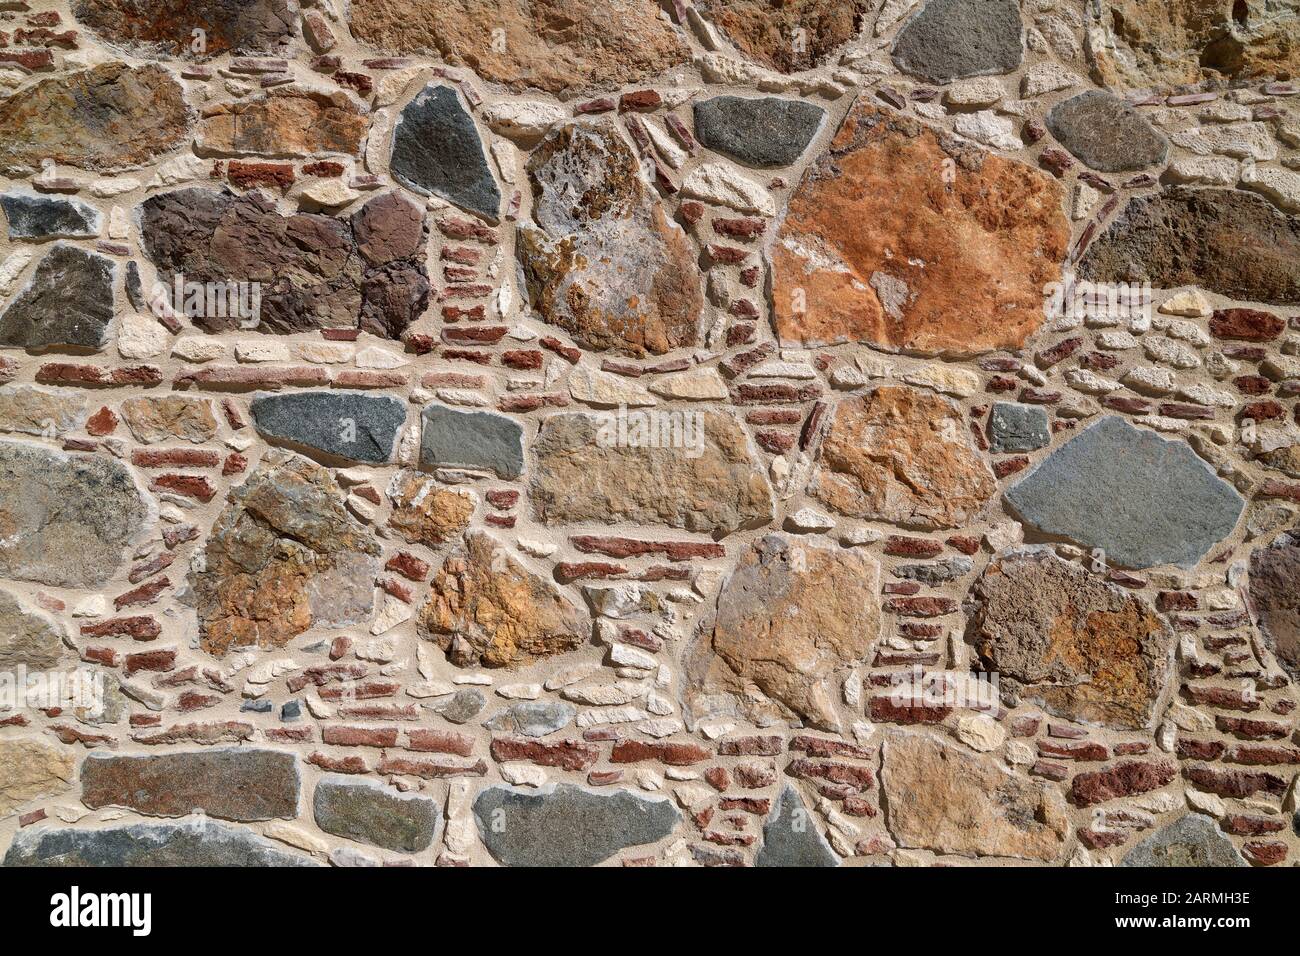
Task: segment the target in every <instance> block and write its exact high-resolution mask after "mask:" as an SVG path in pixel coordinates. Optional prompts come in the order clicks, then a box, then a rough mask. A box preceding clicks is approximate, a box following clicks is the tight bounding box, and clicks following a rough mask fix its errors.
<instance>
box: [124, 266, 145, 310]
mask: <svg viewBox="0 0 1300 956" xmlns="http://www.w3.org/2000/svg"><path fill="white" fill-rule="evenodd" d="M124 284H125V286H126V299H127V301H128V302H130V303H131V308H133V309H135V310H136V311H137V312H146V311H148V309H149V303H148V302H146V301H145V298H144V280H143V279H141V278H140V266H139V264H138V263H137V262H136V261H135V260H134V259H132V260H131V261H130V262H128V263H127V264H126V282H125V283H124Z"/></svg>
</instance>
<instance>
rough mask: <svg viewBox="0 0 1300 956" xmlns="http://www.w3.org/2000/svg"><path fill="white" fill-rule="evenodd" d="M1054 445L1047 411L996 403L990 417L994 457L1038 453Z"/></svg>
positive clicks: (1029, 406) (990, 437)
mask: <svg viewBox="0 0 1300 956" xmlns="http://www.w3.org/2000/svg"><path fill="white" fill-rule="evenodd" d="M1051 442H1052V430H1051V428H1050V427H1049V425H1048V422H1047V410H1046V409H1044V408H1039V407H1038V406H1037V405H1018V404H1016V403H1015V402H995V403H994V404H993V412H992V414H990V415H989V450H990V451H991V452H993V453H994V454H1003V453H1004V452H1010V451H1034V450H1036V449H1038V448H1045V447H1046V446H1047V445H1050V444H1051Z"/></svg>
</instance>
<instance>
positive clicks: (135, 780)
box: [81, 748, 299, 821]
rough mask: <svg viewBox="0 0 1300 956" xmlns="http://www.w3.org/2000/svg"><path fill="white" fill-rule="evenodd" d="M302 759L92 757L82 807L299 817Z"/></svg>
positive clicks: (272, 755)
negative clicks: (299, 771)
mask: <svg viewBox="0 0 1300 956" xmlns="http://www.w3.org/2000/svg"><path fill="white" fill-rule="evenodd" d="M298 791H299V779H298V758H297V757H295V756H294V755H293V754H291V753H285V752H282V751H279V750H256V749H252V748H239V749H234V750H203V751H195V752H191V753H166V754H148V755H145V756H126V755H116V754H105V753H100V752H96V753H91V754H88V755H87V757H86V759H85V760H84V761H82V764H81V802H82V803H84V804H85V805H86V806H88V807H90V808H91V809H97V808H99V807H126V808H128V809H131V810H137V811H139V812H140V813H144V814H148V815H149V816H157V817H182V816H185V815H186V814H188V813H192V812H194V811H195V810H202V811H203V812H204V813H205V814H207V815H208V816H212V817H219V818H220V819H222V820H238V821H250V820H272V819H275V818H277V817H281V818H284V819H293V818H294V817H296V816H297V815H298Z"/></svg>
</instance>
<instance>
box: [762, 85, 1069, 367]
mask: <svg viewBox="0 0 1300 956" xmlns="http://www.w3.org/2000/svg"><path fill="white" fill-rule="evenodd" d="M1069 239H1070V227H1069V223H1068V222H1067V221H1066V218H1065V215H1064V213H1063V212H1062V193H1061V188H1060V187H1059V186H1058V185H1057V183H1056V181H1055V180H1054V179H1052V178H1051V177H1049V176H1047V175H1046V174H1044V173H1041V172H1039V171H1038V170H1035V169H1032V168H1031V167H1029V166H1026V165H1025V164H1023V163H1019V162H1015V161H1013V160H1008V159H1002V158H1001V157H999V156H995V155H992V154H990V153H988V152H986V151H984V150H981V149H978V148H976V147H973V146H970V145H969V144H965V143H961V142H958V141H956V140H953V139H952V138H951V137H948V136H947V135H940V134H938V133H936V132H935V131H933V130H931V129H929V128H928V127H926V126H924V125H922V124H921V123H918V122H916V121H915V120H912V119H908V118H906V117H902V116H898V115H896V114H892V113H889V112H886V111H884V110H880V109H877V108H875V107H874V106H872V105H870V104H868V103H865V102H859V103H858V104H857V105H856V106H855V107H854V108H853V109H852V110H851V111H850V113H849V115H848V117H847V118H846V119H845V121H844V124H843V126H841V127H840V130H839V131H838V132H837V133H836V135H835V139H834V140H833V141H832V143H831V147H830V151H829V152H828V153H827V154H826V155H825V156H823V157H822V158H821V159H819V160H818V161H817V162H816V163H814V164H813V165H812V166H811V167H809V169H808V170H807V172H805V173H804V177H803V180H802V181H801V182H800V183H799V187H798V189H797V190H796V191H795V194H794V196H793V197H792V198H791V200H790V209H789V213H788V215H787V216H786V219H785V223H784V224H783V225H782V227H781V231H780V233H779V235H778V237H777V241H776V243H775V244H774V247H773V251H772V262H773V304H774V308H775V314H776V329H777V333H778V335H779V336H780V338H781V340H782V341H783V342H785V343H789V344H802V345H825V344H832V343H836V342H845V341H855V342H864V343H867V344H870V345H876V346H879V347H881V348H885V349H890V350H900V351H908V352H917V353H924V354H950V355H969V354H975V353H980V352H988V351H992V350H994V349H1018V348H1020V347H1021V346H1022V345H1023V344H1024V342H1025V339H1027V338H1028V337H1029V336H1030V335H1031V334H1032V333H1033V332H1034V331H1035V330H1036V329H1038V327H1039V326H1040V325H1041V324H1042V322H1043V301H1044V294H1045V290H1044V287H1045V286H1047V285H1048V283H1051V282H1055V281H1057V280H1058V279H1059V278H1060V274H1061V263H1062V261H1063V260H1064V258H1065V252H1066V247H1067V245H1068V243H1069Z"/></svg>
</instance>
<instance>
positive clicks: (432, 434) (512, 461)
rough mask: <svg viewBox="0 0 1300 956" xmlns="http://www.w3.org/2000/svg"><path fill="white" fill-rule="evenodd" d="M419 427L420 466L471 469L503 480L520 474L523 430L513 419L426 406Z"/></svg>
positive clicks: (438, 406) (522, 453)
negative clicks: (485, 472) (488, 472)
mask: <svg viewBox="0 0 1300 956" xmlns="http://www.w3.org/2000/svg"><path fill="white" fill-rule="evenodd" d="M420 428H421V431H420V467H421V468H444V467H446V468H472V469H476V470H482V471H491V472H494V473H495V474H496V476H497V477H498V478H506V479H509V478H518V477H519V476H520V475H521V474H523V471H524V432H523V428H522V427H521V426H520V425H519V423H518V422H516V421H515V420H514V419H511V418H507V417H506V416H504V415H497V414H495V413H493V412H462V411H458V410H456V409H454V408H449V407H447V406H446V405H426V406H425V408H424V411H423V412H421V413H420Z"/></svg>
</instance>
